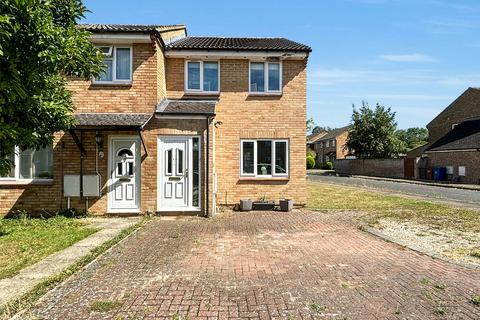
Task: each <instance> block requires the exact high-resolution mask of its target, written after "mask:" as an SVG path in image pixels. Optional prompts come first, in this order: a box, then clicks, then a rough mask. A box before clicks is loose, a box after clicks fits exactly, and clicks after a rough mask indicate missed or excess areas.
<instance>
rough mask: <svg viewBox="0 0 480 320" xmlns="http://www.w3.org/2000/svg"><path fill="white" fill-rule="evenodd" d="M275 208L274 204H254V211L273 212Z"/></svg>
mask: <svg viewBox="0 0 480 320" xmlns="http://www.w3.org/2000/svg"><path fill="white" fill-rule="evenodd" d="M274 208H275V203H274V202H268V201H257V202H254V203H253V210H262V211H271V210H273V209H274Z"/></svg>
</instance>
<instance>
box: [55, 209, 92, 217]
mask: <svg viewBox="0 0 480 320" xmlns="http://www.w3.org/2000/svg"><path fill="white" fill-rule="evenodd" d="M57 214H58V215H59V216H64V217H67V218H84V217H87V216H88V213H86V212H81V211H78V210H77V209H75V208H70V209H65V210H62V211H59V212H58V213H57Z"/></svg>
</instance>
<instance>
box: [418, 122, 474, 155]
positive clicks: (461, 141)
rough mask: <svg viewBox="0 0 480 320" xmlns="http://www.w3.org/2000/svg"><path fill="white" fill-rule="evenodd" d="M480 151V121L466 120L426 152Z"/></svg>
mask: <svg viewBox="0 0 480 320" xmlns="http://www.w3.org/2000/svg"><path fill="white" fill-rule="evenodd" d="M471 149H475V150H477V149H480V119H479V118H477V119H472V120H466V121H464V122H462V123H460V124H458V125H457V126H455V128H453V129H452V130H450V132H448V133H447V134H446V135H444V136H443V137H442V138H440V139H438V140H437V141H436V142H434V143H433V144H432V145H431V146H430V147H428V148H427V149H426V152H435V151H449V150H451V151H453V150H471Z"/></svg>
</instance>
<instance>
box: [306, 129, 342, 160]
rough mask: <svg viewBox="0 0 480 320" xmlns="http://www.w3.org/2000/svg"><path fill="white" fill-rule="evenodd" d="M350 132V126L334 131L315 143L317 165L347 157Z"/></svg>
mask: <svg viewBox="0 0 480 320" xmlns="http://www.w3.org/2000/svg"><path fill="white" fill-rule="evenodd" d="M349 130H350V126H346V127H342V128H338V129H333V130H330V131H329V132H328V133H327V134H325V135H324V136H322V137H321V138H319V139H317V140H316V141H315V144H314V146H315V147H314V148H315V149H314V150H315V151H316V152H317V165H321V164H323V163H325V162H329V161H331V162H334V161H335V160H337V159H345V158H346V157H347V155H348V154H349V152H348V150H347V149H346V148H345V143H346V142H347V138H348V132H349Z"/></svg>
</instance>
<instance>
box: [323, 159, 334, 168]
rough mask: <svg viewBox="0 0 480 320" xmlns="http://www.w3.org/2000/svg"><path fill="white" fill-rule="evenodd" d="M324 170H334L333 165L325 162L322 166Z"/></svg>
mask: <svg viewBox="0 0 480 320" xmlns="http://www.w3.org/2000/svg"><path fill="white" fill-rule="evenodd" d="M322 169H325V170H333V163H332V162H330V161H327V162H325V163H324V164H323V165H322Z"/></svg>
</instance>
